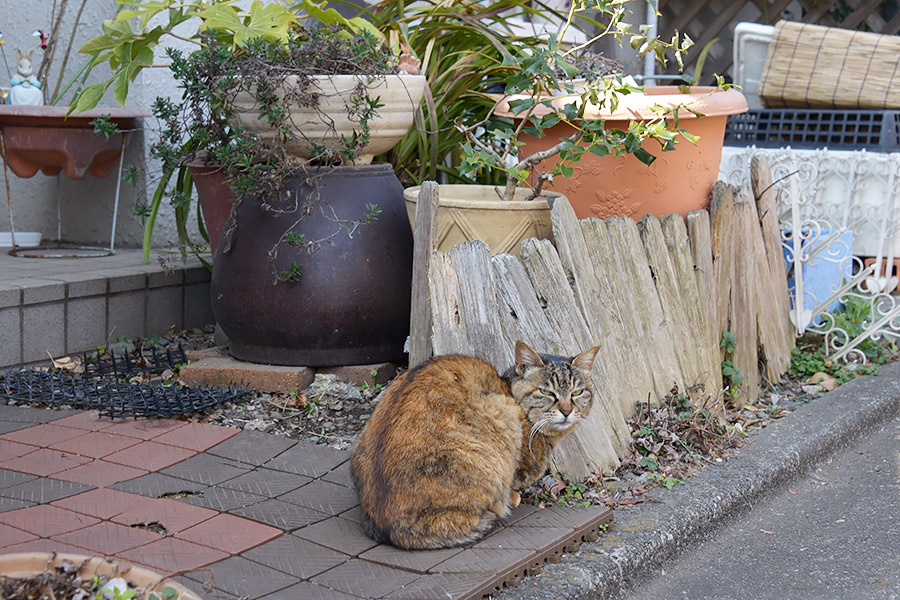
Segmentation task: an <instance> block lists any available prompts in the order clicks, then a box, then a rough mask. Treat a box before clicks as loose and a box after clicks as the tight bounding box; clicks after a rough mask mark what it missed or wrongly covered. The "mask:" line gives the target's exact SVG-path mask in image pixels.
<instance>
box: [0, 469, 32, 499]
mask: <svg viewBox="0 0 900 600" xmlns="http://www.w3.org/2000/svg"><path fill="white" fill-rule="evenodd" d="M35 479H37V475H28V474H26V473H19V472H18V471H9V470H7V469H0V493H2V491H3V490H5V489H8V488H11V487H13V486H16V485H19V484H21V483H25V482H26V481H34V480H35Z"/></svg>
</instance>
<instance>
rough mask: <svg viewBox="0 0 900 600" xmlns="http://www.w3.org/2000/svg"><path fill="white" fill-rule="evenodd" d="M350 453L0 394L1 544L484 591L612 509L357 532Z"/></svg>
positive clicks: (286, 598)
mask: <svg viewBox="0 0 900 600" xmlns="http://www.w3.org/2000/svg"><path fill="white" fill-rule="evenodd" d="M46 413H49V415H48V414H46ZM53 415H56V416H57V417H56V418H51V417H52V416H53ZM4 423H6V424H15V427H12V426H11V428H9V429H5V428H4V427H3V424H4ZM19 425H22V426H21V427H19ZM349 457H350V454H349V452H347V451H338V450H334V449H332V448H328V447H324V446H317V445H315V444H311V443H307V442H297V441H294V440H289V439H285V438H279V437H276V436H272V435H267V434H263V433H260V432H252V431H241V432H238V430H236V429H232V428H226V427H219V426H215V425H208V424H198V423H187V422H185V421H177V420H156V421H119V422H115V423H113V422H112V421H109V420H108V419H100V418H98V417H97V415H96V412H80V413H63V414H59V415H57V413H55V412H54V411H42V410H36V409H25V408H20V407H7V406H0V460H2V461H3V465H4V468H3V469H0V552H12V551H30V550H35V551H50V550H57V551H66V552H76V553H95V554H101V555H108V556H112V557H115V558H119V559H123V560H126V561H130V562H133V563H136V564H140V565H143V566H146V567H148V568H151V569H154V570H156V571H159V572H161V573H165V574H175V573H183V574H184V577H181V576H179V577H176V580H180V581H182V582H184V583H186V584H187V585H188V587H191V588H193V589H195V590H196V591H198V592H200V593H201V595H202V596H203V597H204V598H206V599H207V600H238V599H240V598H244V599H247V600H256V599H257V598H258V599H260V600H296V599H298V598H304V599H305V598H310V599H313V600H316V599H318V600H350V599H354V598H355V599H359V598H384V599H388V600H390V599H394V600H401V599H415V600H428V599H430V598H435V599H438V598H439V599H441V600H446V599H448V598H450V599H456V600H479V599H480V598H481V597H482V596H483V595H485V594H488V593H493V592H495V591H497V590H500V589H502V588H503V587H505V586H507V585H512V584H515V583H516V582H517V581H519V580H520V579H521V577H523V576H524V575H525V574H527V573H534V572H536V571H538V570H540V568H541V567H542V566H543V564H544V563H545V562H546V561H548V560H556V559H557V558H558V557H559V555H560V554H561V553H563V552H565V551H571V550H573V549H574V548H575V547H577V545H578V544H579V543H580V542H582V541H585V540H591V539H595V538H596V536H597V534H598V532H599V529H600V527H601V525H602V524H604V523H608V522H609V521H611V513H610V512H609V511H607V510H605V509H599V508H593V509H584V510H579V509H571V510H569V509H557V508H548V509H537V508H535V507H533V506H521V507H518V508H516V509H515V510H514V511H513V512H512V514H511V515H510V517H509V519H508V520H507V524H506V526H502V527H498V528H497V529H496V530H495V531H494V532H492V533H491V534H490V535H489V536H488V537H486V538H485V539H483V540H481V541H480V542H478V543H477V544H474V545H473V546H471V547H468V548H453V549H447V550H435V551H417V552H416V551H407V550H401V549H398V548H395V547H393V546H390V545H385V544H378V543H377V542H375V541H373V540H371V539H370V538H368V537H366V536H365V534H364V533H363V532H362V528H361V527H360V524H359V523H360V520H361V518H362V512H361V510H360V508H359V505H358V502H357V498H356V493H355V491H354V490H353V487H352V486H353V482H352V479H351V477H350V468H349ZM48 475H49V476H48ZM207 585H209V586H211V587H209V589H206V588H205V586H207Z"/></svg>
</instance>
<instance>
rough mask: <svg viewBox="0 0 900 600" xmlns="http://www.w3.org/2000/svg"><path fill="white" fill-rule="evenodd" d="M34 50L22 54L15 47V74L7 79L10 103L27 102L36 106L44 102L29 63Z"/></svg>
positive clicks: (39, 84) (39, 85)
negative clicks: (16, 62)
mask: <svg viewBox="0 0 900 600" xmlns="http://www.w3.org/2000/svg"><path fill="white" fill-rule="evenodd" d="M33 54H34V50H29V51H28V54H23V53H22V51H21V50H19V49H18V48H17V49H16V59H17V60H18V65H16V76H15V77H13V78H12V79H10V80H9V85H10V89H9V103H10V104H28V105H32V106H38V105H41V104H43V103H44V97H43V95H42V94H41V83H40V82H39V81H38V80H37V77H35V76H34V67H32V65H31V57H32V56H33Z"/></svg>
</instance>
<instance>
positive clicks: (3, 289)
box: [0, 283, 22, 308]
mask: <svg viewBox="0 0 900 600" xmlns="http://www.w3.org/2000/svg"><path fill="white" fill-rule="evenodd" d="M20 304H22V288H21V287H19V286H17V285H7V284H6V283H0V308H10V307H16V308H18V307H19V305H20Z"/></svg>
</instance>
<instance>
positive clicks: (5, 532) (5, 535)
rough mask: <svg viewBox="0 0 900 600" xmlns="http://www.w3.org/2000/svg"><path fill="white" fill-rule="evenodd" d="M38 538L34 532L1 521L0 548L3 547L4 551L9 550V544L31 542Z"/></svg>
mask: <svg viewBox="0 0 900 600" xmlns="http://www.w3.org/2000/svg"><path fill="white" fill-rule="evenodd" d="M36 539H37V536H36V535H34V534H32V533H28V532H27V531H22V530H21V529H16V528H15V527H11V526H9V525H6V524H5V523H0V548H2V549H3V551H4V552H9V550H7V548H8V547H9V546H14V545H16V544H21V543H23V542H30V541H32V540H36Z"/></svg>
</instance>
